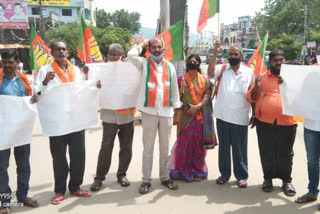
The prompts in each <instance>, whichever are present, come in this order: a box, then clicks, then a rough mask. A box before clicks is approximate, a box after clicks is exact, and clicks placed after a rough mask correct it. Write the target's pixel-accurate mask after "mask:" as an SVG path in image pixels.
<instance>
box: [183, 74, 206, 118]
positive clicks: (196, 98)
mask: <svg viewBox="0 0 320 214" xmlns="http://www.w3.org/2000/svg"><path fill="white" fill-rule="evenodd" d="M196 78H197V84H196V89H197V94H196V92H195V90H194V87H193V83H192V79H191V76H190V73H189V72H188V73H187V74H186V78H185V79H186V81H187V84H188V87H189V91H190V95H191V99H192V104H193V105H197V104H198V103H200V102H201V100H202V96H203V94H204V92H205V89H206V85H205V79H204V78H203V77H202V76H201V74H199V72H197V77H196ZM196 119H197V120H201V121H202V119H203V114H202V111H200V112H199V113H197V114H196Z"/></svg>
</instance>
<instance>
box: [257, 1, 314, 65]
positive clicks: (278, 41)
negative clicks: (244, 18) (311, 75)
mask: <svg viewBox="0 0 320 214" xmlns="http://www.w3.org/2000/svg"><path fill="white" fill-rule="evenodd" d="M308 2H309V12H310V25H309V28H310V39H309V41H319V39H320V36H319V34H320V25H319V23H320V13H319V11H320V3H319V0H308ZM304 18H305V17H304V1H303V0H265V7H264V8H263V9H262V10H261V11H260V12H259V13H257V14H256V18H255V22H256V23H257V27H258V30H259V33H260V35H264V34H265V33H266V32H267V31H269V35H270V36H269V45H268V47H267V50H272V49H274V48H281V49H283V50H284V51H285V53H286V54H287V58H288V59H293V58H295V57H297V56H298V53H299V52H300V50H301V46H302V44H301V41H303V35H304ZM319 42H320V41H319ZM317 44H320V43H318V42H317Z"/></svg>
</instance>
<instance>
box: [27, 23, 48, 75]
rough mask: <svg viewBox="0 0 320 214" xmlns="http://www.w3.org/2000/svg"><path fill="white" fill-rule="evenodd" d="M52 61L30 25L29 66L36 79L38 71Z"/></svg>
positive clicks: (44, 44) (42, 42)
mask: <svg viewBox="0 0 320 214" xmlns="http://www.w3.org/2000/svg"><path fill="white" fill-rule="evenodd" d="M52 61H53V58H52V56H51V51H50V49H49V48H48V46H47V45H46V43H45V42H44V41H43V40H42V39H41V37H40V36H39V35H38V34H37V32H36V31H35V29H34V28H33V26H32V25H31V38H30V66H31V69H32V70H33V74H34V78H36V76H37V74H38V71H39V69H40V68H41V67H42V66H44V65H47V64H50V63H51V62H52Z"/></svg>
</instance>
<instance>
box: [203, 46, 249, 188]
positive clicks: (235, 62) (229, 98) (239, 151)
mask: <svg viewBox="0 0 320 214" xmlns="http://www.w3.org/2000/svg"><path fill="white" fill-rule="evenodd" d="M219 48H220V42H216V44H215V53H214V56H213V60H212V61H211V62H210V65H209V67H208V74H209V76H210V77H211V78H214V79H215V80H218V81H219V86H218V93H217V95H216V96H217V97H216V103H215V106H214V111H213V116H214V117H215V118H216V119H217V132H218V137H219V170H220V173H221V176H220V177H219V178H218V179H217V180H216V183H217V184H224V183H226V182H227V181H228V180H229V178H230V176H231V158H230V147H232V159H233V172H234V176H235V177H236V179H237V181H238V183H237V184H238V187H240V188H245V187H247V179H248V163H247V145H248V125H249V111H250V108H251V105H250V103H249V102H248V101H247V99H246V94H247V91H248V89H249V87H250V85H251V84H252V83H253V81H254V74H253V71H252V69H250V68H249V67H247V66H245V65H243V64H242V63H241V60H242V59H243V54H242V49H241V47H239V46H232V47H230V48H229V52H228V61H229V63H228V64H227V65H219V66H217V68H216V57H217V54H218V51H219Z"/></svg>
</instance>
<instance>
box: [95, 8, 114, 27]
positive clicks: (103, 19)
mask: <svg viewBox="0 0 320 214" xmlns="http://www.w3.org/2000/svg"><path fill="white" fill-rule="evenodd" d="M96 22H97V27H98V28H106V27H109V26H110V25H111V22H112V14H111V13H107V12H106V11H105V10H103V9H99V10H96Z"/></svg>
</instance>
